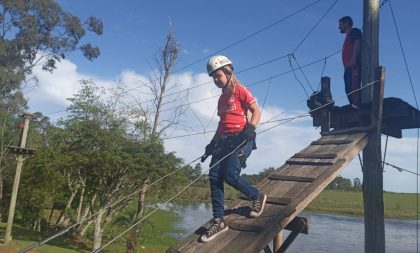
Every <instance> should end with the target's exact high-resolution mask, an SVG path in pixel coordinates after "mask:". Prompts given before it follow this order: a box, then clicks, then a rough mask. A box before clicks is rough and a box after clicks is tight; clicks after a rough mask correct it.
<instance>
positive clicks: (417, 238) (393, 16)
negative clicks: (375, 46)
mask: <svg viewBox="0 0 420 253" xmlns="http://www.w3.org/2000/svg"><path fill="white" fill-rule="evenodd" d="M385 2H389V9H390V10H391V16H392V20H393V21H394V26H395V31H396V32H397V37H398V42H399V45H400V49H401V54H402V56H403V59H404V66H405V70H406V72H407V75H408V79H409V81H410V86H411V91H412V93H413V96H414V101H415V103H416V107H417V110H419V104H418V101H417V95H416V92H415V90H414V85H413V80H412V79H411V74H410V69H409V68H408V63H407V57H406V56H405V52H404V47H403V44H402V40H401V36H400V32H399V29H398V25H397V21H396V18H395V14H394V9H393V8H392V2H391V0H385V1H384V2H383V3H382V5H383V4H384V3H385ZM382 5H381V7H382ZM419 140H420V130H419V128H417V142H416V151H417V152H416V153H417V154H416V171H417V175H418V174H419V152H420V151H419V149H420V147H419ZM416 193H417V194H416V207H417V212H416V213H417V217H416V245H417V252H419V227H420V226H419V179H418V178H417V180H416Z"/></svg>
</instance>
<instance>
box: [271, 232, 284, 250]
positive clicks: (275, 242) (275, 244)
mask: <svg viewBox="0 0 420 253" xmlns="http://www.w3.org/2000/svg"><path fill="white" fill-rule="evenodd" d="M282 244H283V230H282V231H280V232H278V233H277V234H276V237H274V239H273V252H277V251H278V250H279V249H280V247H281V245H282Z"/></svg>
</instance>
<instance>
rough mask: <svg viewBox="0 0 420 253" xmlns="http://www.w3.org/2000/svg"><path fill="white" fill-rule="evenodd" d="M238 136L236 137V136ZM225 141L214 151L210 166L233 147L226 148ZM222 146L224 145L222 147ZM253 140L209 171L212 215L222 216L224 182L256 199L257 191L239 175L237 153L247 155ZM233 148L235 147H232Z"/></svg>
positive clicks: (215, 216)
mask: <svg viewBox="0 0 420 253" xmlns="http://www.w3.org/2000/svg"><path fill="white" fill-rule="evenodd" d="M237 138H238V137H237ZM226 144H227V143H226V141H225V143H224V145H222V147H221V148H218V149H216V150H215V151H214V153H213V156H212V159H211V163H210V166H212V165H213V164H215V163H216V162H217V161H219V160H220V159H222V158H223V157H224V156H226V155H227V154H229V153H230V152H231V151H232V150H233V149H230V150H229V149H227V148H226ZM223 146H224V147H223ZM253 146H254V141H248V142H247V143H246V144H245V146H243V147H242V148H240V149H238V150H237V151H236V152H234V153H232V154H231V155H229V156H228V157H226V158H225V159H223V160H221V161H220V163H218V164H216V165H214V167H213V168H211V169H210V171H209V179H210V189H211V203H212V206H213V217H214V218H223V216H224V202H225V197H224V187H223V183H224V182H226V183H228V184H229V185H230V186H232V187H233V188H235V189H236V190H238V191H240V192H242V193H243V194H245V195H246V196H247V197H248V198H250V199H253V200H255V199H257V198H258V195H259V192H258V190H257V189H256V188H255V187H253V186H252V185H251V184H250V183H249V182H248V181H247V180H246V179H245V178H243V177H241V176H240V173H241V168H242V166H241V163H240V160H239V158H238V155H245V156H246V157H248V156H249V155H250V154H251V152H252V149H253ZM234 148H235V147H234Z"/></svg>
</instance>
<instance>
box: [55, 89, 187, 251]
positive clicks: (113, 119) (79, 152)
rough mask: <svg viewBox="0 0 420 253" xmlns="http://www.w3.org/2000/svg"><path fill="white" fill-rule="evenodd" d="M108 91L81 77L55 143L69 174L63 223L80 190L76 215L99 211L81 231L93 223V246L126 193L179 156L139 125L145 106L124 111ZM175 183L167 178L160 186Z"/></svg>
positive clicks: (59, 167) (60, 162) (58, 158)
mask: <svg viewBox="0 0 420 253" xmlns="http://www.w3.org/2000/svg"><path fill="white" fill-rule="evenodd" d="M111 92H112V94H113V95H115V94H121V92H118V91H111ZM105 94H106V91H105V90H104V89H102V88H100V87H98V86H97V85H95V84H94V83H91V82H86V81H85V82H83V86H82V88H81V89H80V90H79V92H78V93H77V94H75V95H74V97H73V98H70V99H69V100H70V102H71V105H70V106H69V108H68V111H69V117H68V118H67V119H64V120H61V121H60V122H59V124H58V125H59V128H58V129H57V133H56V135H57V138H56V139H57V141H56V144H55V146H54V148H55V149H56V150H57V156H55V157H54V166H55V168H56V170H57V171H60V174H61V177H62V178H64V179H66V180H64V183H65V184H66V187H65V188H66V192H67V194H66V198H67V200H66V201H65V202H66V208H65V209H64V210H63V216H62V219H61V220H60V223H62V224H63V225H66V223H67V222H69V221H70V220H71V218H72V210H74V206H76V205H75V204H74V202H75V200H76V196H77V195H79V196H80V198H79V204H78V205H77V206H78V207H77V217H78V218H77V220H82V219H84V218H86V217H87V216H88V215H89V214H92V213H97V215H96V216H94V217H93V219H91V220H89V221H87V222H84V223H83V224H82V225H81V226H79V228H78V231H77V234H78V235H80V236H83V234H84V232H85V231H86V229H87V227H88V226H89V225H90V224H91V223H92V224H94V240H93V249H97V248H99V247H100V246H101V241H102V235H103V233H104V230H103V229H104V225H105V224H107V223H108V222H110V221H111V220H112V218H113V217H114V216H115V215H116V214H117V213H118V212H120V211H121V210H122V209H123V208H124V207H125V206H126V205H127V204H128V203H129V202H130V198H125V199H123V198H124V197H126V196H129V195H132V194H133V193H135V192H136V190H138V189H139V188H140V186H141V185H143V183H144V181H145V180H146V179H149V180H151V181H154V180H156V179H157V178H160V177H162V176H163V175H165V174H166V173H169V172H170V171H171V170H172V169H173V168H176V167H177V166H179V164H180V162H181V161H180V160H179V159H178V158H177V157H175V155H174V154H171V153H165V151H164V147H163V145H162V143H161V142H160V141H154V142H151V141H150V140H151V139H150V135H149V136H147V135H144V132H145V131H144V129H140V128H138V127H140V126H145V125H147V124H146V123H145V122H142V118H144V117H143V115H141V112H138V113H139V114H137V115H135V114H134V112H132V111H131V112H130V111H129V112H127V111H123V110H121V108H122V107H121V104H120V102H121V100H120V98H119V97H117V96H110V99H107V100H102V99H101V97H102V96H104V95H105ZM133 116H134V117H133ZM133 118H134V119H140V120H138V121H136V120H133ZM133 121H134V122H133ZM157 168H159V169H157ZM171 185H172V184H171V183H169V180H168V181H165V182H162V184H161V185H160V187H157V188H158V189H160V190H162V189H165V188H166V187H171ZM145 189H147V188H145ZM158 193H159V192H158ZM122 199H123V200H122ZM117 202H118V203H117ZM115 203H117V204H115ZM83 207H84V208H83ZM82 210H83V211H82Z"/></svg>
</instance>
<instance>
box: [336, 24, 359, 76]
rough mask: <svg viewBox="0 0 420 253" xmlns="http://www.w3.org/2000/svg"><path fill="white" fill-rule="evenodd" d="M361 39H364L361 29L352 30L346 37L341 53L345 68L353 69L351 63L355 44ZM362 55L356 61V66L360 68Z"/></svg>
mask: <svg viewBox="0 0 420 253" xmlns="http://www.w3.org/2000/svg"><path fill="white" fill-rule="evenodd" d="M361 39H362V32H361V31H360V29H357V28H352V29H351V30H350V32H349V33H348V34H347V35H346V38H345V40H344V43H343V51H342V52H341V56H342V59H343V65H344V67H345V68H347V67H351V65H350V63H351V57H352V55H353V44H354V42H355V41H356V40H361ZM360 55H361V54H360V53H359V55H358V56H357V59H356V65H359V66H360V61H361V57H360Z"/></svg>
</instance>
